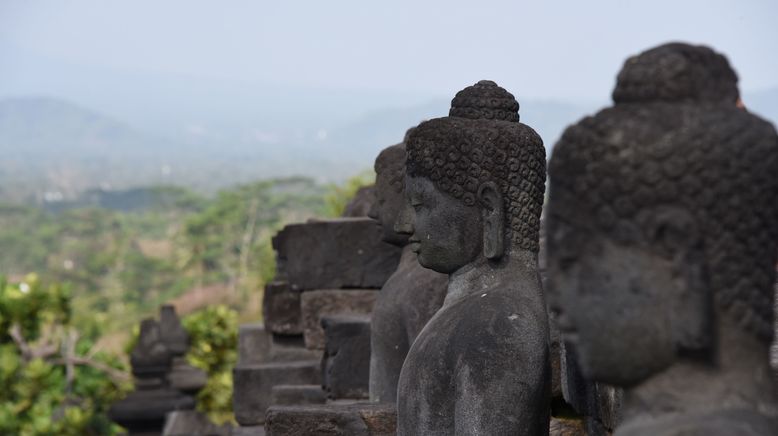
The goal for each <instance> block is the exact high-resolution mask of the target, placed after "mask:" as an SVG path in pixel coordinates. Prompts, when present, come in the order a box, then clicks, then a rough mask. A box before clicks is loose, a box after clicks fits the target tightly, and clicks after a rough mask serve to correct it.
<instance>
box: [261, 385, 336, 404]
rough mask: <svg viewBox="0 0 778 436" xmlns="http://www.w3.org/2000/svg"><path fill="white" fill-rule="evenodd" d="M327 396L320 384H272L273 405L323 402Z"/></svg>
mask: <svg viewBox="0 0 778 436" xmlns="http://www.w3.org/2000/svg"><path fill="white" fill-rule="evenodd" d="M326 401H327V396H326V394H325V392H324V390H323V389H322V387H321V385H278V386H273V400H272V403H273V405H274V406H275V405H279V406H292V405H306V404H324V403H325V402H326Z"/></svg>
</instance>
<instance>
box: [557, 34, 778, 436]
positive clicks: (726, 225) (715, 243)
mask: <svg viewBox="0 0 778 436" xmlns="http://www.w3.org/2000/svg"><path fill="white" fill-rule="evenodd" d="M613 101H614V105H613V106H611V107H608V108H605V109H603V110H602V111H600V112H598V113H597V114H595V115H593V116H590V117H586V118H584V119H583V120H581V121H580V122H578V123H577V124H575V125H573V126H571V127H569V128H568V129H567V130H566V131H565V132H564V134H563V135H562V138H561V139H560V141H559V142H558V143H557V144H556V146H555V147H554V154H553V157H552V159H551V161H550V163H549V176H550V186H551V189H550V194H549V203H548V208H547V213H548V223H547V225H548V241H547V243H548V266H549V271H548V272H549V277H550V281H549V284H550V286H549V289H548V295H549V297H550V301H551V302H552V307H553V308H554V309H555V312H557V313H558V316H557V321H558V324H559V327H560V330H561V331H562V334H563V336H564V338H565V343H566V344H568V343H569V344H571V345H572V346H573V347H574V349H575V354H576V357H577V362H578V364H579V366H580V369H581V371H582V372H583V374H584V376H585V377H586V378H587V379H591V380H595V381H597V382H598V384H597V393H596V395H597V396H598V398H600V399H601V400H607V401H610V402H611V403H612V404H618V403H621V413H620V414H621V417H619V416H618V414H616V416H612V414H611V412H610V411H609V410H605V411H603V412H602V413H601V417H602V422H603V423H604V424H606V425H608V423H609V422H610V425H612V424H613V423H614V422H616V429H615V435H618V436H624V435H630V436H643V435H680V434H695V435H696V434H700V435H702V434H704V435H711V436H718V435H745V434H749V435H768V434H776V433H775V431H776V429H778V420H776V417H778V400H777V399H776V395H775V391H774V389H773V386H771V383H769V380H770V379H771V378H772V374H771V370H770V368H769V364H768V360H767V359H766V356H768V352H769V351H768V350H769V346H770V343H771V342H772V340H773V335H774V313H773V310H772V308H773V305H774V298H775V291H774V289H773V286H774V282H775V265H776V260H778V259H777V257H778V256H777V255H778V225H777V223H778V202H776V201H775V199H776V198H778V177H776V174H778V134H776V131H775V128H774V127H773V126H772V125H771V124H770V123H768V122H766V121H764V120H762V119H761V118H759V117H758V116H755V115H753V114H751V113H749V112H748V111H746V110H744V109H743V108H742V107H741V104H740V101H739V91H738V88H737V75H736V73H735V72H734V70H733V69H732V68H731V67H730V65H729V62H728V61H727V59H726V58H725V57H724V56H723V55H721V54H719V53H716V52H715V51H713V50H711V49H710V48H708V47H704V46H693V45H689V44H684V43H671V44H665V45H661V46H658V47H655V48H653V49H650V50H647V51H645V52H643V53H641V54H639V55H637V56H633V57H631V58H629V59H628V60H627V61H626V62H625V64H624V67H623V68H622V70H621V72H620V73H619V75H618V80H617V85H616V89H615V90H614V92H613ZM604 332H606V333H604ZM599 383H608V384H611V385H615V386H620V387H623V388H624V393H623V398H620V396H619V395H618V394H617V392H616V391H612V390H610V389H609V388H603V386H602V385H600V384H599ZM607 401H603V402H601V403H600V404H601V405H602V406H605V409H610V410H618V409H619V408H618V407H613V406H612V405H609V404H608V403H607Z"/></svg>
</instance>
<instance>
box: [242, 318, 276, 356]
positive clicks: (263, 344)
mask: <svg viewBox="0 0 778 436" xmlns="http://www.w3.org/2000/svg"><path fill="white" fill-rule="evenodd" d="M270 353H271V341H270V335H269V334H268V332H267V331H266V330H265V326H264V325H262V324H261V323H256V324H243V325H241V326H240V327H239V328H238V363H237V365H257V364H260V363H264V362H266V361H268V360H269V358H270Z"/></svg>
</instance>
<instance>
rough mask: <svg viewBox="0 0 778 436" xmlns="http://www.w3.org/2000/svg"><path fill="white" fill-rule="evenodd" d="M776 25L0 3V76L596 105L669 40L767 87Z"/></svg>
mask: <svg viewBox="0 0 778 436" xmlns="http://www.w3.org/2000/svg"><path fill="white" fill-rule="evenodd" d="M776 22H778V2H777V1H774V0H749V1H743V0H739V1H735V0H726V1H725V0H707V1H705V0H650V1H646V0H621V1H619V0H605V1H572V0H571V1H562V0H548V1H541V0H535V1H488V0H481V1H478V2H474V1H472V0H471V1H467V2H464V1H452V0H446V1H438V0H435V1H421V0H416V1H406V0H393V1H389V2H373V1H366V0H359V1H336V0H329V1H308V2H302V1H285V2H280V1H215V0H214V1H195V0H186V1H171V0H165V1H160V0H154V1H146V0H132V1H122V2H120V1H104V0H102V1H99V0H98V1H80V0H70V1H25V0H19V1H16V0H0V82H2V81H3V80H5V79H7V78H9V77H20V76H24V75H25V74H26V73H25V71H23V66H19V65H22V64H17V63H16V62H15V59H16V58H18V57H20V56H27V57H29V56H35V57H40V58H44V59H50V60H54V61H57V62H60V61H61V62H67V63H68V64H71V65H81V66H86V67H99V68H107V69H114V70H121V71H133V72H139V73H154V74H178V75H182V74H183V75H187V76H193V77H206V78H215V79H229V80H236V81H242V82H251V83H262V84H270V85H273V84H277V85H284V86H288V85H293V86H297V85H304V86H308V87H326V88H335V89H354V90H366V91H368V90H381V91H390V92H394V91H398V92H400V91H401V92H411V93H421V94H425V95H426V94H430V95H448V96H450V95H452V94H453V93H454V92H455V91H456V90H458V89H461V88H462V87H464V86H466V85H469V84H472V83H473V82H475V81H477V80H479V79H482V78H490V79H493V80H496V81H497V82H498V83H499V84H501V85H503V86H504V87H506V88H507V89H509V90H510V91H512V92H514V94H516V95H517V96H520V97H522V96H523V97H531V98H547V99H591V100H599V101H602V100H604V99H606V98H607V97H608V96H609V94H610V91H611V89H612V87H613V83H614V76H615V74H616V72H617V71H618V69H619V68H620V66H621V64H622V62H623V61H624V59H625V57H626V56H627V55H629V54H634V53H637V52H639V51H641V50H643V49H646V48H649V47H651V46H653V45H656V44H659V43H662V42H667V41H671V40H683V41H689V42H693V43H705V44H708V45H711V46H713V47H714V48H716V49H717V50H719V51H721V52H723V53H725V54H726V55H727V56H728V57H729V59H730V61H731V62H732V64H733V65H734V66H735V68H736V69H737V71H738V73H739V75H740V78H741V88H742V89H744V90H746V91H750V90H760V89H765V88H770V87H776V86H778V26H776ZM50 74H57V72H56V71H52V72H50ZM4 77H5V79H4Z"/></svg>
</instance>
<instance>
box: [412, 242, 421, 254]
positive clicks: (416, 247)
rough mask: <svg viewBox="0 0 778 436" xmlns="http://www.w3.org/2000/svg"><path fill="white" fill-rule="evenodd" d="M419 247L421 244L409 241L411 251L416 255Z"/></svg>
mask: <svg viewBox="0 0 778 436" xmlns="http://www.w3.org/2000/svg"><path fill="white" fill-rule="evenodd" d="M420 245H421V243H420V242H419V241H410V246H411V251H413V252H414V253H416V254H418V253H419V246H420Z"/></svg>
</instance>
